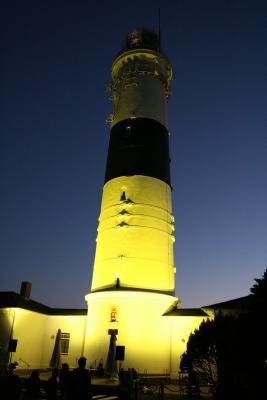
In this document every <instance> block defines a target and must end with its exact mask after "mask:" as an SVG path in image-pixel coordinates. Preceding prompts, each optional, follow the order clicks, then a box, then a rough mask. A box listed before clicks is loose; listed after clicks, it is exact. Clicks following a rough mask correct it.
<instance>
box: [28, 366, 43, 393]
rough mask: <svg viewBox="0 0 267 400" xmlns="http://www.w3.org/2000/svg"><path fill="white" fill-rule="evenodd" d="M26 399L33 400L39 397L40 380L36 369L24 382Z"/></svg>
mask: <svg viewBox="0 0 267 400" xmlns="http://www.w3.org/2000/svg"><path fill="white" fill-rule="evenodd" d="M26 393H27V397H26V398H27V399H29V400H35V399H39V398H40V397H41V380H40V377H39V371H38V369H34V370H33V371H32V373H31V376H30V377H29V378H28V379H27V381H26Z"/></svg>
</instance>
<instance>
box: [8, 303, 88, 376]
mask: <svg viewBox="0 0 267 400" xmlns="http://www.w3.org/2000/svg"><path fill="white" fill-rule="evenodd" d="M0 316H1V332H3V329H2V327H3V326H6V327H9V330H8V329H6V333H5V335H3V333H2V334H1V336H0V337H1V338H2V337H3V336H4V338H3V339H4V340H3V342H4V347H3V351H2V353H3V356H4V358H5V360H6V358H7V357H8V353H7V349H8V342H9V338H10V337H11V330H12V338H13V339H17V340H18V343H17V349H16V352H15V353H12V361H13V362H14V361H17V362H18V364H19V366H18V368H19V369H35V368H37V369H40V368H41V369H45V368H48V367H49V362H50V359H51V356H52V352H53V348H54V345H55V339H56V334H57V331H58V329H61V331H62V332H66V333H70V345H69V354H68V355H62V357H61V358H62V362H67V363H68V364H69V365H70V367H71V368H74V367H76V364H77V359H78V358H79V357H80V356H81V355H82V354H83V344H84V333H85V326H86V316H85V315H82V316H75V315H64V316H51V315H46V314H41V313H38V312H33V311H29V310H24V309H21V308H10V309H2V310H1V313H0ZM12 326H13V329H12ZM1 358H2V357H1ZM5 365H6V361H5Z"/></svg>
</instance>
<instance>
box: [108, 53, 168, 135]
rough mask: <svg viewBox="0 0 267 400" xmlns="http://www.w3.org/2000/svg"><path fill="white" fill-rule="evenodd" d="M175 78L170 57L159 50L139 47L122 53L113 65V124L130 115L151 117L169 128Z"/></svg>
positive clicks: (133, 116) (131, 116)
mask: <svg viewBox="0 0 267 400" xmlns="http://www.w3.org/2000/svg"><path fill="white" fill-rule="evenodd" d="M171 78H172V70H171V66H170V64H169V62H168V60H167V58H166V57H164V56H162V54H160V53H158V52H156V51H153V50H149V49H135V50H130V51H126V52H124V53H123V54H121V55H120V56H119V57H118V58H117V59H116V60H115V61H114V63H113V65H112V85H111V90H112V94H113V101H114V110H113V115H112V118H111V125H112V126H114V125H115V124H116V123H118V122H120V121H123V120H125V119H127V118H150V119H153V120H154V121H158V122H160V123H161V124H162V125H164V126H165V127H166V128H168V120H167V110H166V102H167V99H168V97H169V94H170V81H171Z"/></svg>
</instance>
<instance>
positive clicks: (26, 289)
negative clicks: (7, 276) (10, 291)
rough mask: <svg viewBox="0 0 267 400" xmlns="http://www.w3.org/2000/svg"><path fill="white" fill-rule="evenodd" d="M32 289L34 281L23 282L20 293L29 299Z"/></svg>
mask: <svg viewBox="0 0 267 400" xmlns="http://www.w3.org/2000/svg"><path fill="white" fill-rule="evenodd" d="M31 290H32V283H31V282H27V281H25V282H21V287H20V295H21V296H23V297H25V299H29V298H30V296H31Z"/></svg>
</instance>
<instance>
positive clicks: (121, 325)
mask: <svg viewBox="0 0 267 400" xmlns="http://www.w3.org/2000/svg"><path fill="white" fill-rule="evenodd" d="M87 301H88V321H87V316H85V315H82V316H75V315H74V316H73V315H65V316H51V315H45V314H41V313H38V312H33V311H29V310H24V309H21V308H5V309H1V310H0V356H1V363H2V367H4V366H6V365H7V362H8V356H9V354H8V351H7V349H8V343H9V339H10V337H12V338H13V339H17V340H18V343H17V349H16V352H15V353H12V361H13V362H14V361H17V362H18V363H19V366H18V368H19V369H29V370H32V369H35V368H36V369H46V368H49V362H50V359H51V356H52V353H53V348H54V345H55V339H56V334H57V331H58V329H61V332H62V333H70V345H69V354H68V355H62V356H61V361H62V362H67V363H68V364H69V366H70V368H75V367H76V365H77V360H78V358H79V357H80V356H81V355H85V356H86V357H87V365H88V367H89V365H93V366H95V365H97V364H98V362H99V361H103V362H104V363H105V362H106V358H107V353H108V347H109V340H110V336H109V335H108V330H109V329H118V335H117V343H116V344H117V345H120V346H125V360H124V362H123V364H122V366H123V367H124V368H125V369H127V368H136V370H137V371H139V372H140V373H158V374H162V373H164V374H165V373H170V374H171V376H172V378H177V376H178V372H179V364H180V358H181V355H182V354H183V353H184V351H185V350H186V343H187V340H188V338H189V335H190V333H192V332H194V330H195V329H197V328H198V327H199V325H200V323H201V322H202V321H203V319H206V318H205V317H201V316H200V317H198V316H192V317H191V316H163V314H164V312H166V311H167V310H168V308H172V307H173V306H175V304H176V303H177V298H175V297H173V296H167V295H160V294H155V293H145V292H137V291H133V292H128V291H121V292H119V293H118V292H116V293H114V292H109V293H108V292H103V293H101V292H98V293H92V294H90V295H88V296H87ZM112 310H113V312H114V310H115V321H114V322H111V312H112ZM92 321H94V322H93V324H92ZM86 324H87V326H86Z"/></svg>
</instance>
